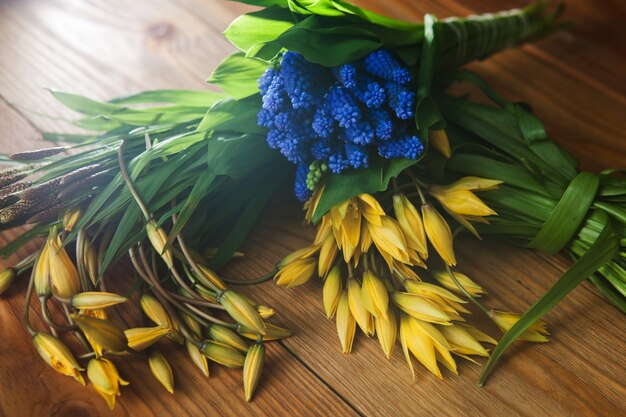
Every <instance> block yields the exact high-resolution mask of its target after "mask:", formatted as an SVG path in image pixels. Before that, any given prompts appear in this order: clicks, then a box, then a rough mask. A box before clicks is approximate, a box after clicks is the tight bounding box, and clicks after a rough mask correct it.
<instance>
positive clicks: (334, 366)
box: [0, 0, 626, 417]
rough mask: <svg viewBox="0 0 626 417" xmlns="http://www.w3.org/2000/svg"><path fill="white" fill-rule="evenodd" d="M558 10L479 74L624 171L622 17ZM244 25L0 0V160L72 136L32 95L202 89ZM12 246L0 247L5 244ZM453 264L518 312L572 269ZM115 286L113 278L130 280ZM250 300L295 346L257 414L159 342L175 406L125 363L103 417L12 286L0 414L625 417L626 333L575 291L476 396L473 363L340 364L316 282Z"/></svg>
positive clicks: (584, 150) (280, 249) (610, 311)
mask: <svg viewBox="0 0 626 417" xmlns="http://www.w3.org/2000/svg"><path fill="white" fill-rule="evenodd" d="M524 3H525V2H524V1H521V0H504V1H503V0H500V1H498V0H487V1H485V0H481V1H478V0H470V1H467V0H466V1H454V0H437V1H434V0H433V1H423V2H415V1H410V0H394V1H386V0H362V1H360V2H359V4H361V5H365V6H367V7H370V8H372V9H374V10H377V11H379V12H382V13H385V14H388V15H391V16H394V17H401V18H405V19H410V20H414V21H417V20H419V19H420V18H421V16H422V15H423V14H424V13H425V12H430V13H435V14H436V15H437V16H439V17H445V16H449V15H463V14H470V13H475V12H488V11H495V10H498V9H501V8H505V7H517V6H521V5H523V4H524ZM567 3H568V10H567V12H566V14H565V16H566V18H568V19H570V20H573V21H576V22H577V23H578V26H577V28H576V29H574V30H572V31H570V32H566V33H560V34H558V35H556V36H553V37H552V38H550V39H547V40H544V41H542V42H540V43H538V44H535V45H527V46H524V47H523V48H521V49H518V50H511V51H507V52H505V53H502V54H499V55H497V56H495V57H493V58H491V59H489V60H488V61H487V62H484V63H477V64H474V65H473V67H474V68H475V69H476V70H478V71H480V73H481V74H482V75H484V76H485V77H486V78H487V79H488V80H489V81H490V82H491V83H492V84H493V86H494V87H496V89H497V90H499V91H500V92H501V93H502V94H503V95H504V96H506V97H507V98H509V99H511V100H524V101H529V102H531V103H532V105H533V108H534V109H535V111H536V112H537V113H538V115H539V116H540V117H541V118H542V119H543V120H544V121H545V122H546V126H547V129H548V132H549V133H550V134H551V135H552V137H553V138H554V140H556V141H557V142H559V143H561V144H562V145H563V146H564V147H565V148H567V149H568V150H569V151H570V152H572V153H573V154H574V155H575V156H576V157H577V158H579V159H580V161H581V163H582V166H583V167H585V168H587V169H592V170H593V169H599V168H601V167H608V166H614V167H621V168H626V141H624V133H623V132H624V131H626V76H625V75H626V53H625V49H624V43H625V42H626V26H624V24H623V22H624V21H625V20H626V3H624V2H623V1H621V0H606V1H602V2H590V1H586V0H568V1H567ZM246 10H249V8H247V7H245V6H242V5H240V4H237V3H230V2H225V1H217V0H208V1H207V0H169V1H168V0H141V1H128V0H127V1H123V0H110V1H107V2H99V1H95V0H0V152H2V153H8V152H13V151H16V150H25V149H34V148H37V147H42V146H44V145H45V143H44V142H42V140H41V132H42V131H67V130H68V128H70V127H69V125H68V123H67V122H66V120H68V119H71V118H72V117H73V115H72V114H71V113H70V112H67V111H65V110H63V109H62V108H61V106H60V105H58V104H56V103H55V102H54V100H53V99H52V98H51V97H50V95H49V94H48V93H47V91H46V90H45V89H44V88H43V87H54V88H57V89H60V90H64V91H70V92H75V93H79V94H84V95H88V96H91V97H94V98H99V99H107V98H111V97H114V96H118V95H125V94H129V93H132V92H137V91H140V90H144V89H157V88H205V84H204V82H203V80H204V79H205V78H206V76H207V75H208V74H209V73H210V71H211V69H212V68H213V67H214V66H215V65H216V64H217V63H218V62H219V61H220V60H221V59H222V58H223V56H225V54H226V53H228V52H230V51H231V50H233V48H232V46H230V45H229V44H228V42H227V41H226V40H225V39H223V37H222V36H221V32H222V31H223V30H224V29H225V27H226V26H227V24H228V23H229V22H230V21H231V20H232V19H233V18H234V17H235V16H237V15H238V14H240V13H241V12H243V11H246ZM44 115H45V116H44ZM300 218H301V215H300V212H299V210H298V208H297V205H295V204H294V203H293V202H286V203H279V204H276V205H274V206H273V207H272V209H271V210H268V213H267V214H266V215H265V216H264V219H263V221H262V222H261V224H260V225H259V226H258V227H257V228H256V229H255V230H254V232H253V234H252V236H251V238H250V239H249V242H248V243H247V244H246V246H245V247H244V251H245V253H246V255H247V256H246V258H245V259H244V260H241V261H237V262H234V263H233V265H232V266H231V267H230V268H229V270H228V271H227V272H228V274H230V275H231V276H233V277H245V276H256V275H258V274H259V273H260V272H261V271H266V270H269V269H270V268H271V267H272V265H273V264H274V263H275V262H276V260H278V259H279V258H280V257H282V256H284V255H285V254H286V253H288V252H289V251H291V250H294V249H296V248H298V247H300V246H302V245H304V244H306V243H307V241H308V239H310V237H311V231H310V230H307V229H305V228H304V227H302V226H301V221H300ZM17 233H18V231H9V232H5V233H2V234H1V235H0V245H4V244H5V243H6V242H8V241H10V240H11V239H12V238H13V237H14V236H16V234H17ZM32 249H33V248H32V247H27V248H24V250H22V251H21V252H20V253H19V255H20V256H25V255H26V254H28V253H29V250H32ZM457 249H458V252H459V258H460V266H461V268H462V270H463V271H464V272H466V273H467V274H469V275H471V276H473V277H474V278H475V279H476V280H478V281H479V282H480V283H482V284H483V285H484V287H485V288H486V289H487V290H488V291H489V294H490V298H489V301H490V304H491V305H493V306H499V307H501V308H504V309H510V310H515V311H522V310H523V309H525V308H526V307H527V306H529V305H530V304H531V303H532V302H533V301H534V300H536V299H537V297H538V296H539V295H540V294H541V293H542V292H543V291H545V290H546V289H547V288H548V287H549V286H550V284H551V283H552V282H554V281H555V280H556V279H557V278H558V276H559V275H560V273H562V272H563V271H564V270H565V269H566V268H567V266H568V261H567V259H565V257H561V256H546V255H542V254H539V253H535V252H531V251H523V250H519V249H515V248H512V247H506V246H503V245H500V244H492V243H487V242H479V243H477V242H475V241H473V240H471V239H464V240H462V241H460V242H459V243H458V245H457ZM16 259H18V257H15V258H14V259H10V260H9V261H8V264H11V263H13V262H15V261H16ZM2 262H3V264H4V261H2ZM118 272H119V273H118V274H116V275H117V276H118V278H119V279H120V280H122V279H123V278H124V273H125V272H126V271H125V269H124V267H123V266H122V267H120V268H118ZM257 290H258V292H259V293H260V294H261V295H260V296H258V295H256V294H255V298H263V299H264V300H265V301H266V302H267V303H268V304H270V305H272V306H274V307H275V308H276V310H277V311H278V313H279V316H278V317H279V321H280V322H281V324H283V325H284V326H287V327H290V328H292V329H293V330H294V331H295V336H293V337H292V338H290V339H287V340H285V341H284V342H281V343H274V344H271V345H270V346H271V347H270V348H269V353H268V358H267V362H266V363H267V366H266V371H265V375H264V380H263V382H262V385H261V386H260V388H259V390H258V392H257V395H256V396H255V400H254V402H253V403H252V404H246V403H245V402H244V401H243V392H242V391H243V390H242V388H241V376H240V371H237V370H227V369H225V368H221V367H213V368H212V369H211V377H210V379H205V378H204V377H203V376H202V375H201V374H200V373H199V372H198V371H197V370H196V369H195V368H194V367H193V365H191V364H190V362H189V361H188V360H187V358H186V357H185V354H184V352H183V351H182V350H180V349H174V348H173V346H172V345H171V344H169V345H168V344H167V343H163V349H164V351H165V352H166V354H167V355H168V357H169V358H171V363H172V364H173V367H174V369H175V372H176V395H175V396H171V395H169V394H168V393H166V391H165V390H164V389H163V388H162V387H161V386H160V385H159V384H158V383H157V382H156V381H155V380H154V379H152V377H151V376H150V372H149V370H148V367H147V365H146V364H145V363H144V362H143V361H139V360H131V361H128V362H126V363H124V364H122V370H123V375H124V376H126V377H127V379H130V381H131V385H130V386H128V387H125V388H124V389H123V395H122V397H121V398H120V400H119V401H118V405H117V407H116V409H115V411H114V412H110V411H109V410H108V408H107V406H106V404H105V403H104V401H103V400H102V399H101V398H100V397H99V396H98V394H96V393H95V391H94V390H93V389H91V388H82V387H81V386H79V385H78V384H77V383H75V382H74V381H72V380H70V379H69V378H66V377H63V376H61V375H58V374H56V373H55V372H53V371H52V370H50V369H49V368H48V366H47V365H46V364H44V363H43V362H42V361H41V360H39V357H38V355H37V353H36V352H35V349H34V348H33V346H32V343H31V341H30V337H29V336H28V333H27V332H26V331H25V330H24V329H23V327H22V322H21V318H22V311H23V304H24V297H23V295H24V292H25V283H24V282H19V283H17V284H16V285H14V286H13V287H12V288H11V289H10V290H9V291H8V292H7V293H5V294H4V295H3V296H2V298H1V299H0V332H1V333H0V387H2V389H1V390H0V415H1V416H6V417H9V416H19V417H23V416H48V415H51V416H83V415H85V416H95V415H102V416H107V415H117V416H126V415H133V416H144V415H146V416H147V415H155V416H164V415H174V414H175V415H232V416H242V415H251V416H260V415H272V416H278V415H311V416H320V415H332V416H344V415H346V416H347V415H368V416H386V415H413V416H430V415H444V416H465V415H489V416H503V415H509V416H518V415H526V416H535V415H546V416H570V415H577V416H578V415H580V416H582V415H589V416H591V415H598V416H618V415H626V403H625V402H626V400H625V399H626V387H625V386H624V381H626V371H625V369H626V359H625V358H626V354H625V352H626V341H625V334H626V333H625V332H624V330H625V329H626V318H625V317H624V316H623V315H622V314H621V313H619V312H618V310H617V309H615V308H613V307H612V306H611V305H609V304H608V302H607V301H605V299H603V298H602V297H601V296H600V295H598V293H597V292H596V291H595V290H594V289H593V288H592V287H591V286H590V285H588V284H586V283H585V284H583V285H581V286H580V287H579V288H577V289H576V290H575V291H574V292H573V293H572V294H571V295H570V296H568V297H567V298H566V299H565V301H564V302H562V303H561V304H560V305H559V306H558V307H557V308H556V309H554V310H553V311H552V312H550V313H549V314H548V315H547V316H546V320H547V321H548V322H549V323H550V325H551V330H552V337H551V339H552V340H551V342H550V343H548V344H542V345H529V344H517V345H515V346H514V347H513V348H512V349H511V350H510V351H509V352H508V353H507V354H506V357H505V358H504V360H502V362H501V363H500V365H499V367H498V368H497V369H496V371H495V372H494V373H493V376H492V378H491V379H490V381H489V383H488V384H487V385H486V386H485V387H484V388H478V387H477V386H476V380H477V378H478V375H479V373H480V370H481V367H480V366H477V365H473V364H469V363H462V364H461V365H460V376H459V377H454V376H453V375H451V374H449V373H445V379H444V380H443V381H440V380H438V379H437V378H436V377H434V376H432V375H430V374H428V373H427V372H426V371H425V370H422V369H419V370H418V373H417V378H416V381H415V382H411V378H410V374H409V371H408V370H407V368H406V365H405V364H404V362H403V359H402V358H401V356H402V355H401V353H400V352H399V351H396V353H395V355H394V357H393V358H392V360H391V361H387V360H386V359H385V358H384V356H383V355H382V353H381V352H380V349H379V346H378V342H377V341H376V340H368V339H366V338H365V337H359V338H358V340H357V341H356V342H355V349H354V352H353V354H351V355H343V354H341V353H340V349H339V343H338V341H337V338H336V335H335V330H334V323H333V322H331V321H327V320H326V319H325V318H324V315H323V313H322V304H321V286H320V285H319V283H318V282H310V283H309V284H307V285H305V286H304V287H301V288H297V289H294V290H284V289H281V288H277V287H275V286H274V284H272V283H266V284H263V285H261V286H259V287H257V289H255V291H257ZM484 325H485V328H487V329H488V330H489V332H490V333H491V334H492V335H494V336H496V335H497V334H498V333H497V331H496V329H495V328H494V327H493V326H490V325H489V324H488V323H484ZM397 350H398V349H397Z"/></svg>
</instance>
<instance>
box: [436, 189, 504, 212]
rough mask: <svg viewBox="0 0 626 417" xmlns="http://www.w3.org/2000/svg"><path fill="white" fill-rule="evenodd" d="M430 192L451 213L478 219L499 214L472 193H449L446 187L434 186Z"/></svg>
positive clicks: (460, 191)
mask: <svg viewBox="0 0 626 417" xmlns="http://www.w3.org/2000/svg"><path fill="white" fill-rule="evenodd" d="M429 192H430V194H431V195H432V196H433V197H435V198H436V199H437V201H439V203H440V204H441V205H442V206H443V208H445V209H446V211H447V212H449V213H454V214H458V215H464V216H478V217H484V216H495V215H496V214H497V213H496V212H495V211H493V210H492V209H491V208H489V206H487V205H486V204H485V203H483V201H482V200H481V199H480V198H478V197H477V196H476V195H475V194H474V193H472V192H471V191H466V190H458V191H449V190H446V189H445V188H444V187H440V186H436V185H433V186H432V187H431V188H430V190H429Z"/></svg>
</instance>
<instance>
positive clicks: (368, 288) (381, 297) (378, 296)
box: [361, 269, 389, 318]
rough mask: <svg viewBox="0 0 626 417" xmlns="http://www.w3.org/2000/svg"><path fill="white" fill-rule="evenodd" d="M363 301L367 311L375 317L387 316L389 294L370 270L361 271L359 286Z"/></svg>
mask: <svg viewBox="0 0 626 417" xmlns="http://www.w3.org/2000/svg"><path fill="white" fill-rule="evenodd" d="M361 290H362V298H363V303H364V305H365V308H366V309H367V311H369V312H370V313H371V314H372V315H373V316H374V317H376V318H385V317H387V310H388V309H389V295H388V294H387V287H385V284H384V283H383V281H382V280H381V279H380V278H379V277H378V276H377V275H376V274H375V273H374V272H373V271H372V270H371V269H368V270H366V271H365V272H363V285H362V287H361Z"/></svg>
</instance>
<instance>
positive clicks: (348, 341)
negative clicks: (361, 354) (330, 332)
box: [335, 290, 356, 353]
mask: <svg viewBox="0 0 626 417" xmlns="http://www.w3.org/2000/svg"><path fill="white" fill-rule="evenodd" d="M335 320H336V322H337V334H338V335H339V341H340V342H341V349H342V351H343V353H350V352H351V351H352V342H353V341H354V333H355V332H356V321H355V320H354V317H353V316H352V314H351V313H350V306H349V302H348V291H347V290H343V292H342V293H341V296H340V297H339V303H338V304H337V317H336V318H335Z"/></svg>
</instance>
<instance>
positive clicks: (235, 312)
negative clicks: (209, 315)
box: [218, 290, 266, 335]
mask: <svg viewBox="0 0 626 417" xmlns="http://www.w3.org/2000/svg"><path fill="white" fill-rule="evenodd" d="M218 301H219V302H220V303H221V304H222V306H224V309H225V310H226V312H227V313H228V314H229V315H230V316H231V317H232V318H233V319H235V321H236V322H237V323H241V324H242V325H243V326H245V327H247V328H248V329H252V330H254V331H256V332H258V333H259V334H261V335H264V334H265V332H266V326H265V323H263V320H262V319H261V316H259V313H257V311H256V309H255V308H254V307H253V306H252V304H251V303H250V302H249V301H248V300H246V299H245V298H244V297H243V296H241V294H239V293H236V292H235V291H233V290H226V291H224V292H223V293H222V294H221V295H220V296H219V297H218Z"/></svg>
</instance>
